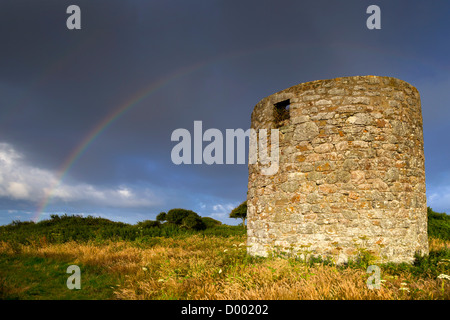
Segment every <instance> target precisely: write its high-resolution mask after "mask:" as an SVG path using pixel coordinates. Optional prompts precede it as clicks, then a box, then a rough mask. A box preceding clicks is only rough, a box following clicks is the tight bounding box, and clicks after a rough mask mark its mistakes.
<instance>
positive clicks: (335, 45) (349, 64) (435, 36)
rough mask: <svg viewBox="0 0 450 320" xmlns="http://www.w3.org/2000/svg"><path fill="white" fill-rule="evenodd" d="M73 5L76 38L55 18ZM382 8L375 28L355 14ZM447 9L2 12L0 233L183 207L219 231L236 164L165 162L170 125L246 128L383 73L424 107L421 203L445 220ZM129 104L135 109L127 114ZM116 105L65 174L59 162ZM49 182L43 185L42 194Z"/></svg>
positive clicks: (218, 6)
mask: <svg viewBox="0 0 450 320" xmlns="http://www.w3.org/2000/svg"><path fill="white" fill-rule="evenodd" d="M71 4H77V5H78V6H79V7H80V8H81V26H82V28H81V30H68V29H67V28H66V19H67V18H68V16H69V15H68V14H66V8H67V7H68V6H69V5H71ZM371 4H377V5H378V6H379V7H380V8H381V27H382V28H381V30H368V29H367V27H366V19H367V18H368V16H369V15H368V14H366V9H367V7H368V6H369V5H371ZM449 14H450V3H449V2H448V1H439V0H435V1H361V0H351V1H320V0H319V1H264V0H259V1H256V0H255V1H245V0H244V1H234V0H227V1H218V0H211V1H197V0H189V1H186V0H184V1H136V0H129V1H115V0H109V1H106V0H105V1H104V0H101V1H87V0H85V1H81V0H80V1H56V0H53V1H31V0H30V1H26V0H22V1H17V0H3V1H2V2H1V3H0V44H1V47H0V224H7V223H10V222H11V221H12V220H22V221H24V220H30V219H32V218H33V217H35V216H36V214H37V211H38V210H39V208H40V205H41V204H42V203H43V201H44V200H45V199H46V194H47V193H48V192H49V191H51V192H52V195H53V196H52V197H51V199H50V201H49V203H48V205H47V206H45V207H44V210H43V212H42V215H41V216H40V217H41V219H45V218H48V217H49V215H50V214H54V213H57V214H62V213H67V214H84V215H98V216H102V217H106V218H109V219H112V220H116V221H125V222H128V223H135V222H137V221H142V220H146V219H154V218H155V216H156V214H158V213H159V212H161V211H167V210H169V209H171V208H180V207H181V208H186V209H191V210H194V211H196V212H198V213H199V214H200V215H202V216H211V217H213V218H216V219H219V220H221V221H223V222H225V223H230V224H234V223H238V222H239V221H235V220H234V219H229V218H228V213H229V212H230V210H231V209H232V208H233V207H235V206H237V205H238V204H239V203H240V202H242V201H243V200H245V198H246V192H247V172H248V171H247V165H245V164H233V165H206V164H202V165H179V166H177V165H175V164H173V163H172V161H171V158H170V154H171V150H172V148H173V147H174V146H175V144H176V143H175V142H172V141H171V139H170V138H171V133H172V132H173V131H174V130H176V129H178V128H186V129H188V130H189V131H191V132H192V130H193V124H194V121H196V120H200V121H202V123H203V127H204V130H206V129H208V128H217V129H220V130H223V132H225V129H237V128H243V129H247V128H249V127H250V114H251V112H252V110H253V107H254V106H255V104H256V103H257V102H258V101H259V100H261V99H262V98H264V97H266V96H268V95H271V94H273V93H275V92H277V91H280V90H282V89H285V88H287V87H290V86H293V85H296V84H298V83H302V82H307V81H313V80H318V79H329V78H335V77H343V76H354V75H380V76H392V77H396V78H399V79H402V80H405V81H407V82H409V83H411V84H412V85H414V86H415V87H417V89H418V90H419V92H420V94H421V100H422V113H423V119H424V139H425V166H426V181H427V200H428V205H429V206H431V207H432V208H433V209H434V210H436V211H440V212H447V213H448V212H450V179H449V178H450V169H449V167H448V163H449V160H450V148H448V147H447V144H448V140H449V138H450V136H449V125H448V119H449V118H450V111H449V110H450V108H449V104H448V101H450V90H449V89H450V64H449V58H448V57H449V56H450V42H449V41H448V35H449V34H450V32H449V31H450V20H449V19H448V16H449ZM136 97H140V98H141V99H139V100H138V101H137V102H136V103H134V104H129V102H130V101H133V99H135V98H136ZM127 103H128V104H129V108H127V110H126V112H124V113H123V114H121V115H120V116H119V117H117V118H116V119H115V120H114V121H113V122H111V123H110V124H109V125H108V126H107V127H105V128H104V130H102V131H101V132H99V134H98V135H96V136H95V139H93V140H92V141H91V142H90V144H89V145H88V146H87V148H85V149H84V151H83V152H82V153H81V154H79V157H78V158H77V159H76V160H75V161H74V162H73V163H72V165H71V166H70V167H69V168H68V170H67V171H66V172H65V174H64V176H63V179H62V180H61V179H59V178H60V173H61V172H62V169H64V164H65V163H67V162H68V159H70V156H71V154H73V152H74V150H76V149H77V148H78V147H79V146H80V145H81V144H82V142H83V141H84V140H85V139H86V137H88V136H89V133H90V132H92V130H95V128H99V126H100V124H101V123H102V122H104V121H105V119H107V118H108V116H110V115H111V114H112V113H113V112H114V111H115V110H118V109H120V107H121V106H124V105H125V106H126V105H127ZM55 185H58V187H57V188H54V186H55Z"/></svg>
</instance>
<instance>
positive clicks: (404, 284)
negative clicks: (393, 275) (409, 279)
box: [400, 282, 408, 286]
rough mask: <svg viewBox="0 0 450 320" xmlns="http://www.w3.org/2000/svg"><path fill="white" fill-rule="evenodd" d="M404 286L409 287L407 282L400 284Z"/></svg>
mask: <svg viewBox="0 0 450 320" xmlns="http://www.w3.org/2000/svg"><path fill="white" fill-rule="evenodd" d="M400 284H401V285H402V286H407V285H408V284H407V283H406V282H402V283H400Z"/></svg>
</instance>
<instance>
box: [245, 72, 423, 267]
mask: <svg viewBox="0 0 450 320" xmlns="http://www.w3.org/2000/svg"><path fill="white" fill-rule="evenodd" d="M251 128H252V129H255V130H256V131H257V132H258V130H259V129H275V128H278V130H279V151H280V152H279V170H278V172H277V173H276V174H274V175H262V174H261V167H262V166H263V165H262V164H259V163H256V164H249V181H248V196H247V205H248V213H247V215H248V226H247V228H248V229H247V230H248V240H247V241H248V246H249V247H248V252H249V254H252V255H261V256H266V255H267V254H268V253H269V252H271V251H274V250H281V251H285V252H286V251H287V252H290V253H294V254H297V255H301V254H302V253H304V252H306V251H308V252H311V253H312V254H316V255H321V256H323V257H324V256H331V257H333V258H335V260H337V261H338V262H344V261H347V260H348V258H350V257H355V256H356V255H357V254H358V252H359V250H368V251H369V252H371V253H372V254H373V255H375V256H377V257H379V258H381V261H392V262H412V261H413V257H414V253H415V252H419V253H421V254H428V237H427V205H426V197H425V159H424V148H423V132H422V111H421V105H420V96H419V92H418V91H417V89H416V88H415V87H413V86H411V85H410V84H408V83H406V82H404V81H402V80H399V79H395V78H390V77H379V76H355V77H345V78H336V79H331V80H318V81H313V82H308V83H302V84H299V85H296V86H293V87H291V88H288V89H285V90H283V91H280V92H278V93H275V94H273V95H271V96H269V97H267V98H265V99H263V100H261V101H260V102H259V103H258V104H257V105H256V106H255V108H254V110H253V113H252V116H251Z"/></svg>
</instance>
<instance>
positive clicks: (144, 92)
mask: <svg viewBox="0 0 450 320" xmlns="http://www.w3.org/2000/svg"><path fill="white" fill-rule="evenodd" d="M255 51H259V50H255V49H252V50H251V51H239V52H232V53H229V54H226V55H220V56H218V57H215V58H212V59H209V60H206V61H202V62H198V63H195V64H193V65H190V66H186V67H183V68H180V69H178V70H177V71H175V72H173V73H171V74H169V75H166V76H165V77H163V78H161V79H159V80H156V81H154V82H152V83H150V84H149V85H147V86H145V87H144V88H143V89H141V90H139V91H138V92H137V93H135V94H134V95H133V96H132V97H131V98H129V99H127V100H126V101H125V102H124V103H122V104H120V105H119V106H118V107H116V108H115V109H114V110H113V111H112V112H111V113H109V114H108V115H107V116H106V117H105V118H104V119H103V120H101V121H100V122H98V123H97V124H96V125H95V126H94V127H93V128H92V129H91V130H90V131H89V132H88V134H87V135H86V136H85V137H84V138H83V139H82V140H81V142H80V143H79V144H78V146H77V147H76V148H75V149H74V150H73V151H72V152H71V153H70V154H69V156H68V157H67V158H66V160H65V161H64V162H63V164H62V165H61V166H60V168H59V170H58V173H57V176H56V182H55V183H53V185H52V186H51V187H50V189H49V191H47V192H46V194H45V196H44V197H43V199H42V200H41V201H40V202H39V203H38V206H37V210H36V212H35V215H34V216H33V218H32V220H33V221H35V222H37V221H39V219H40V218H41V216H42V214H43V213H44V211H45V209H46V208H47V206H48V205H49V203H50V201H51V200H52V197H53V193H54V191H55V190H56V189H57V188H58V187H59V186H60V185H61V182H62V181H63V179H64V177H65V176H66V175H67V172H68V171H69V170H70V168H71V167H72V166H73V164H74V163H75V162H76V161H77V160H78V159H79V158H80V157H81V156H82V155H83V153H84V152H85V151H86V149H88V147H89V146H90V145H91V144H92V143H93V142H94V141H95V139H96V138H97V137H98V136H99V135H100V134H101V133H102V132H104V131H105V130H106V129H107V128H108V127H110V126H111V125H112V124H113V123H114V122H115V121H116V120H117V119H119V118H120V117H121V116H122V115H123V114H125V113H126V112H127V111H129V110H130V109H131V108H133V107H134V106H136V105H138V104H139V103H140V102H142V101H143V100H145V99H146V98H147V97H148V96H150V95H151V94H153V93H155V92H156V91H158V90H159V89H161V88H163V87H164V86H166V85H168V84H169V83H171V82H172V81H174V80H177V79H179V78H181V77H183V76H186V75H188V74H191V73H193V72H195V71H197V70H199V69H201V68H204V67H206V66H209V65H211V64H214V63H217V62H220V61H225V60H229V59H233V58H237V57H240V56H245V55H248V54H251V53H254V52H255Z"/></svg>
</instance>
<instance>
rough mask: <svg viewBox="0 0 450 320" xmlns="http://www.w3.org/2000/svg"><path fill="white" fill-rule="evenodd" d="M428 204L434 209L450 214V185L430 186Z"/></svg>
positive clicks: (428, 188)
mask: <svg viewBox="0 0 450 320" xmlns="http://www.w3.org/2000/svg"><path fill="white" fill-rule="evenodd" d="M427 194H428V195H429V196H428V197H427V206H428V207H431V208H432V209H433V210H434V211H437V212H445V213H447V214H450V186H439V187H436V188H435V187H428V186H427Z"/></svg>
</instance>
